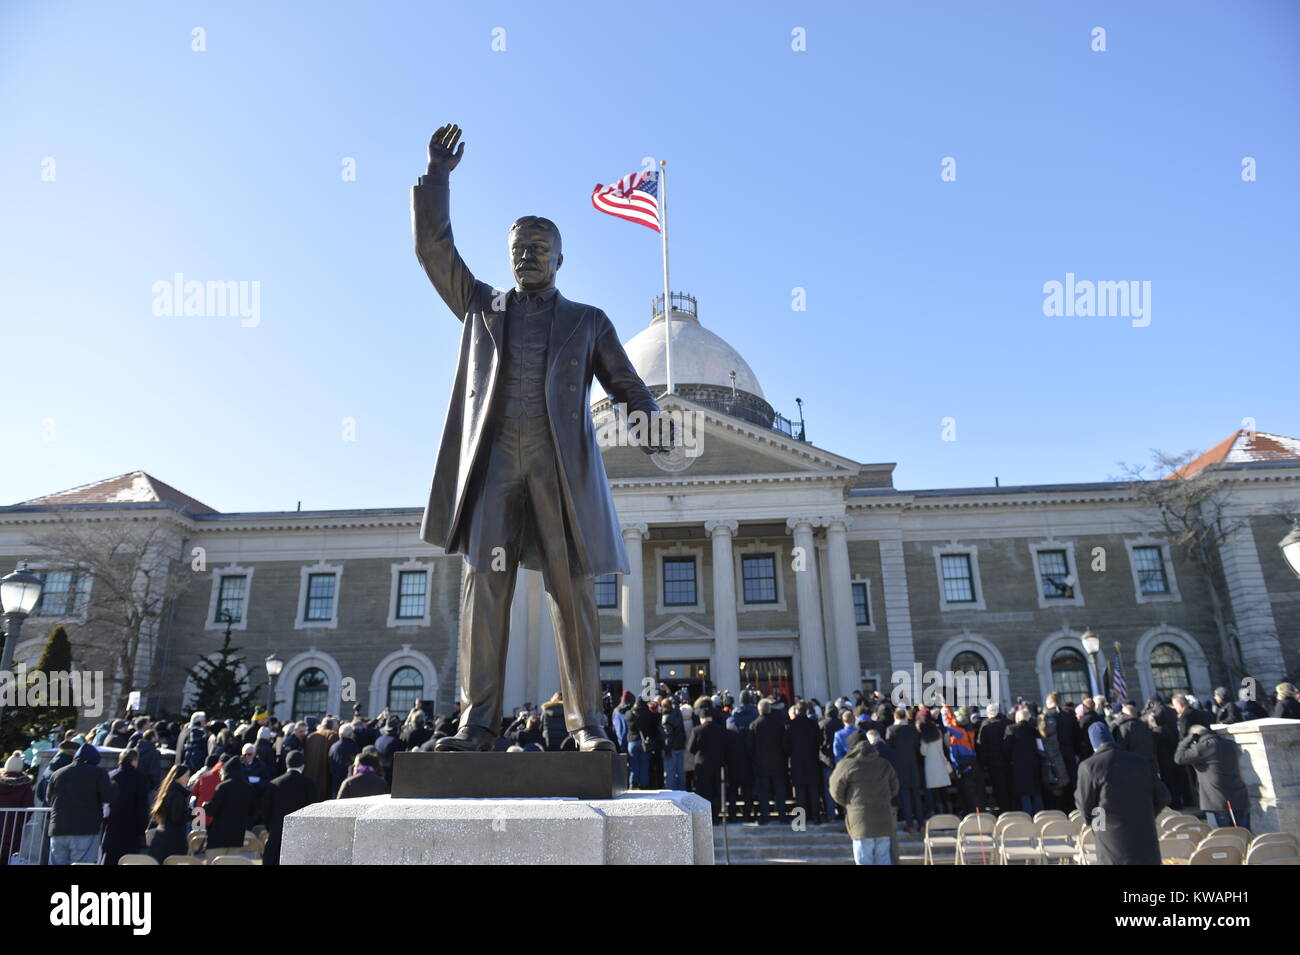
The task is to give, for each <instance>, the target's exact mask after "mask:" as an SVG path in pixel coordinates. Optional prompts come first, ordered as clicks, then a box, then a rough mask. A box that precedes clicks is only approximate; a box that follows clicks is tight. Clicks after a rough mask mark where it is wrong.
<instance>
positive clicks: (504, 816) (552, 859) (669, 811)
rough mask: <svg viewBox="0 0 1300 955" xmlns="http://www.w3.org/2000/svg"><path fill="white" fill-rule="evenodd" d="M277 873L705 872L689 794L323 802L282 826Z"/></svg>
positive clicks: (704, 809)
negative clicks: (535, 868)
mask: <svg viewBox="0 0 1300 955" xmlns="http://www.w3.org/2000/svg"><path fill="white" fill-rule="evenodd" d="M280 863H281V865H692V864H693V865H712V864H713V826H712V822H711V818H710V810H709V803H708V801H707V800H704V799H701V798H700V797H699V796H697V795H695V794H694V793H684V792H675V791H668V790H664V791H659V792H642V791H638V792H629V793H624V794H623V795H620V796H616V797H614V798H613V799H562V798H553V799H399V798H393V797H391V796H368V797H366V798H364V799H342V800H338V799H331V800H328V801H326V802H318V803H315V804H314V805H311V806H308V807H307V808H305V809H300V810H299V811H298V812H295V813H293V814H292V815H291V816H288V817H286V818H285V820H284V836H283V840H282V847H281V850H280Z"/></svg>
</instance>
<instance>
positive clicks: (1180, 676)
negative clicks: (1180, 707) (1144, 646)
mask: <svg viewBox="0 0 1300 955" xmlns="http://www.w3.org/2000/svg"><path fill="white" fill-rule="evenodd" d="M1151 681H1152V682H1153V683H1154V684H1155V686H1156V692H1157V693H1158V694H1160V698H1161V699H1163V700H1167V699H1169V698H1170V697H1171V696H1173V695H1174V694H1175V693H1191V692H1192V678H1191V676H1190V675H1189V674H1188V672H1187V658H1186V657H1184V656H1183V651H1182V650H1179V649H1178V648H1177V647H1176V646H1174V645H1173V644H1172V643H1162V644H1160V645H1159V646H1157V647H1156V648H1155V649H1154V650H1152V651H1151Z"/></svg>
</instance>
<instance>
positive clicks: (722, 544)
mask: <svg viewBox="0 0 1300 955" xmlns="http://www.w3.org/2000/svg"><path fill="white" fill-rule="evenodd" d="M739 529H740V522H739V521H730V520H722V521H706V522H705V524H704V530H705V533H707V534H708V535H709V536H710V537H711V538H712V539H713V666H714V672H713V674H712V676H713V685H714V688H715V689H716V690H718V691H721V690H731V691H732V692H733V693H735V694H736V695H737V697H739V694H740V687H739V686H734V685H733V684H735V682H736V681H738V680H739V679H740V636H739V633H738V628H737V623H736V567H735V564H734V562H733V560H732V556H731V541H732V538H733V537H735V536H736V531H737V530H739Z"/></svg>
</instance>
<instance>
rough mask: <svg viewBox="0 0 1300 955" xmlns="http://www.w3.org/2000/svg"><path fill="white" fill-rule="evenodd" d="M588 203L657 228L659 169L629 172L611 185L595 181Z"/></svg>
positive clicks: (628, 219) (620, 216) (621, 217)
mask: <svg viewBox="0 0 1300 955" xmlns="http://www.w3.org/2000/svg"><path fill="white" fill-rule="evenodd" d="M591 204H592V205H593V206H595V207H596V208H597V209H598V210H600V211H601V212H604V213H607V214H609V215H611V216H618V217H619V218H620V219H626V220H627V221H628V222H639V223H641V225H643V226H647V227H648V228H651V229H654V230H655V231H656V232H658V231H659V172H658V170H648V171H647V170H644V169H643V170H641V171H640V172H632V173H628V174H627V175H626V176H624V177H623V178H622V179H620V180H619V181H618V182H616V183H613V184H612V185H608V186H602V185H601V184H600V183H597V184H596V188H595V189H593V190H592V191H591Z"/></svg>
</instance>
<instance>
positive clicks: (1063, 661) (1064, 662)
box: [1052, 647, 1092, 704]
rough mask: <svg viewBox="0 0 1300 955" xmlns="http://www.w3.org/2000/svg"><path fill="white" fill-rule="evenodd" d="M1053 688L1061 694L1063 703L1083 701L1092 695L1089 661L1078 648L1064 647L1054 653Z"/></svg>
mask: <svg viewBox="0 0 1300 955" xmlns="http://www.w3.org/2000/svg"><path fill="white" fill-rule="evenodd" d="M1052 689H1054V690H1055V691H1056V692H1057V693H1060V694H1061V703H1062V704H1065V703H1081V702H1083V698H1084V697H1085V696H1092V681H1091V680H1089V679H1088V661H1087V660H1085V659H1084V658H1083V654H1082V653H1080V652H1079V651H1078V650H1072V649H1070V648H1069V647H1062V648H1061V649H1059V650H1057V651H1056V652H1055V653H1053V654H1052Z"/></svg>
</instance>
